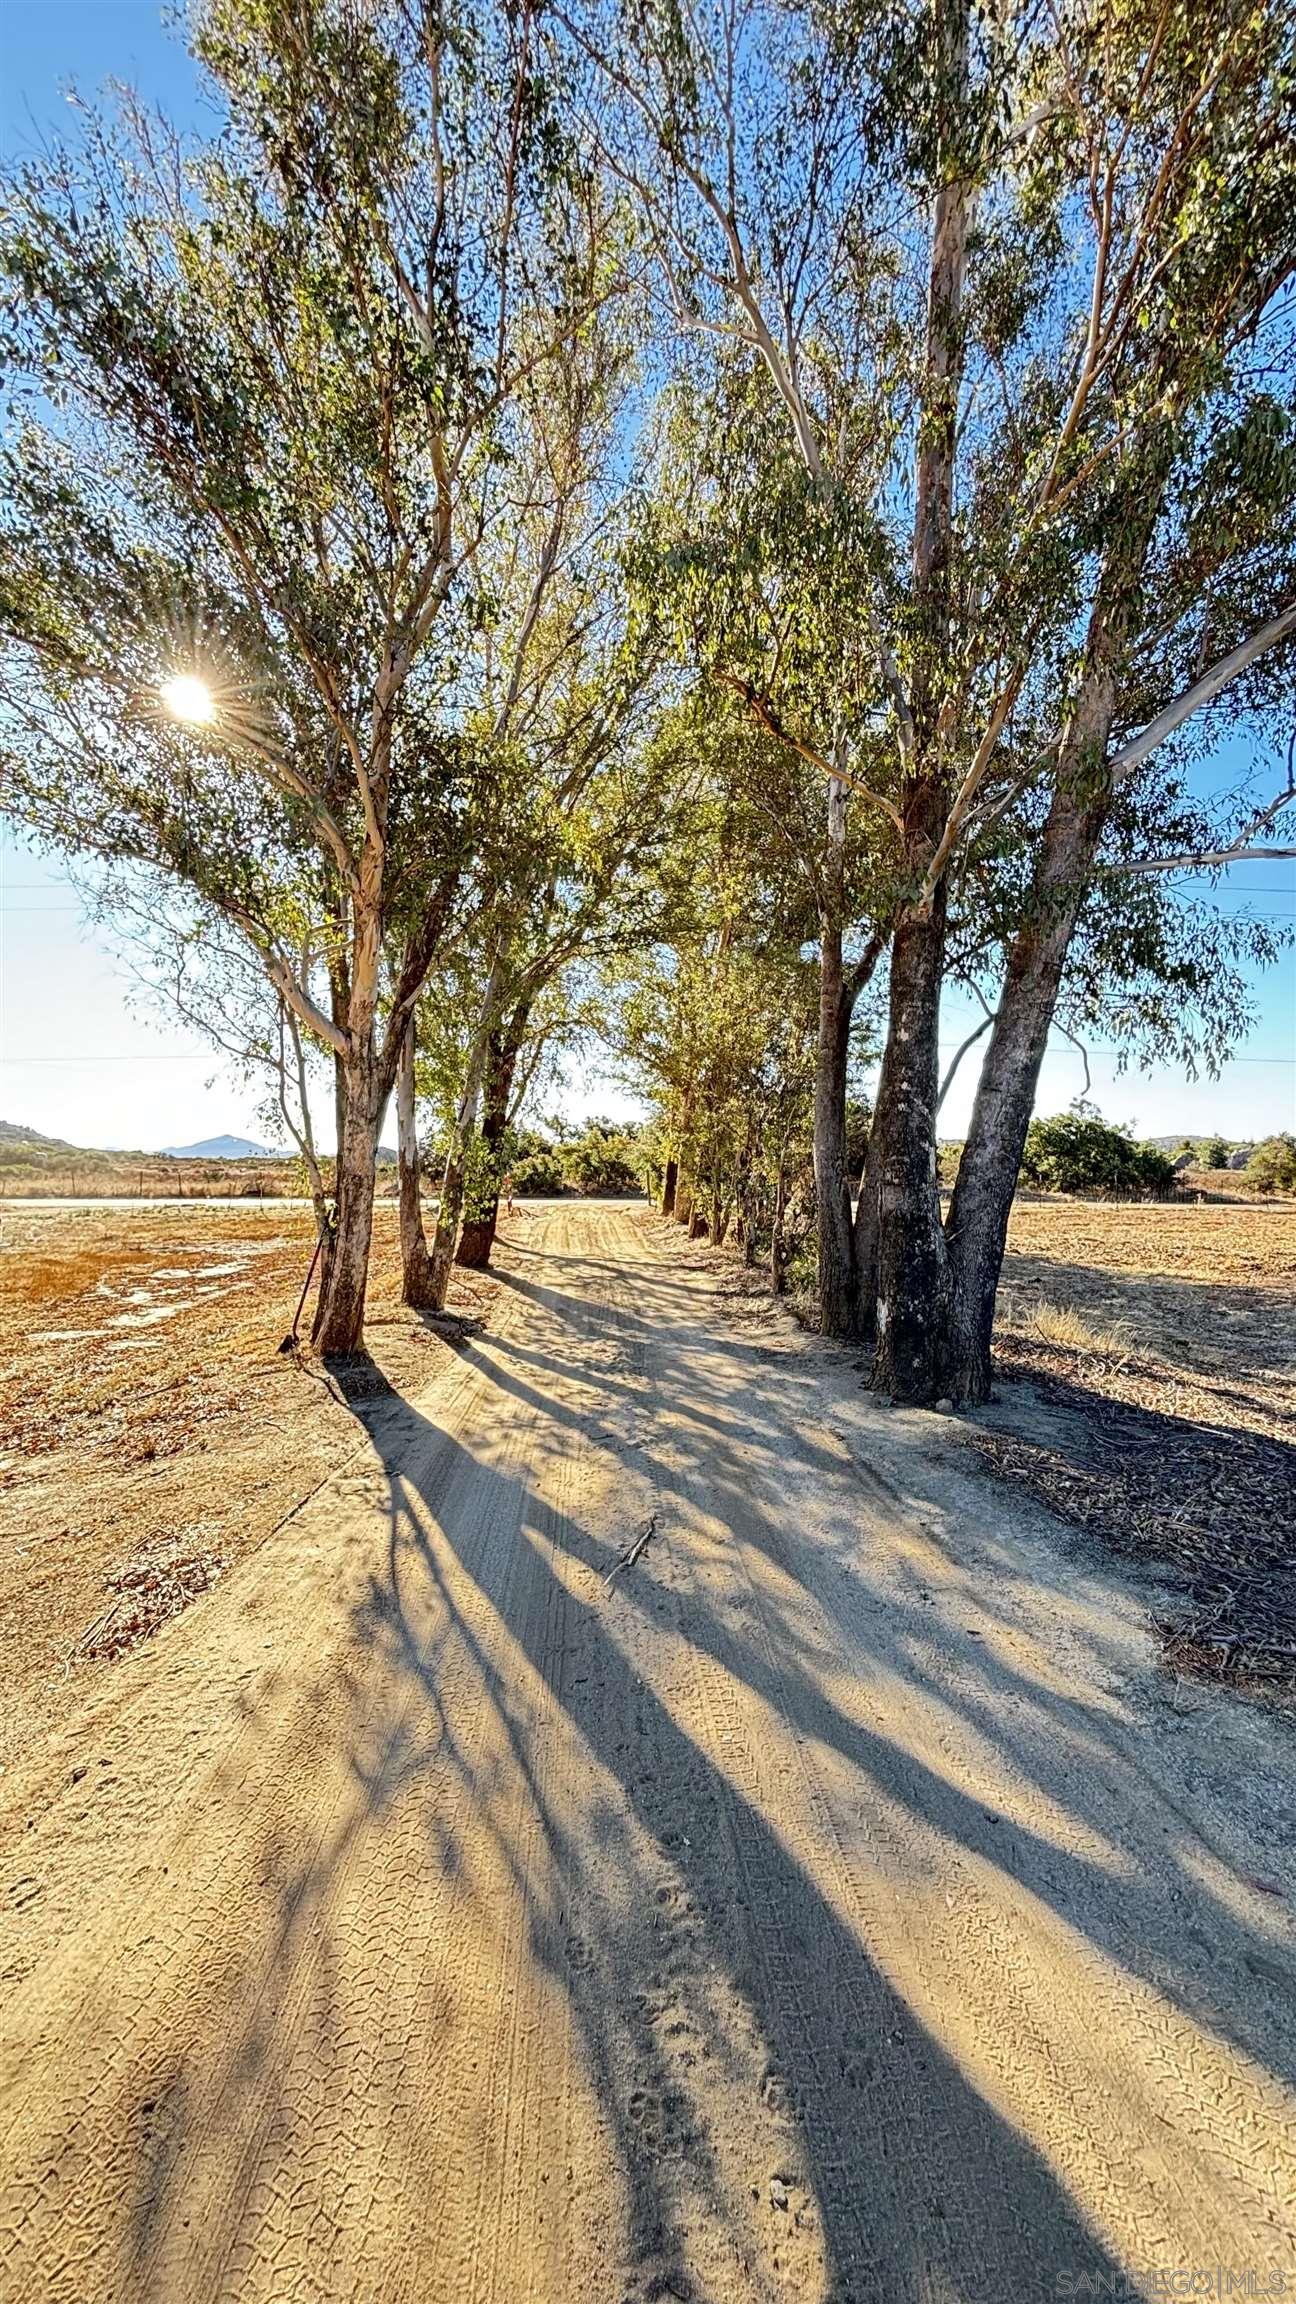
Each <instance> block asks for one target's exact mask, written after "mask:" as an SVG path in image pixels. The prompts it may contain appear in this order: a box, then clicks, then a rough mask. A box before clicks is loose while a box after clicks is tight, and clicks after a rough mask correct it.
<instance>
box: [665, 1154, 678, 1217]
mask: <svg viewBox="0 0 1296 2304" xmlns="http://www.w3.org/2000/svg"><path fill="white" fill-rule="evenodd" d="M678 1184H679V1162H678V1160H677V1159H676V1158H675V1155H674V1153H673V1152H672V1153H670V1154H668V1156H667V1160H666V1167H665V1170H664V1172H663V1175H662V1199H661V1212H662V1214H663V1216H673V1215H674V1213H675V1192H676V1187H677V1186H678Z"/></svg>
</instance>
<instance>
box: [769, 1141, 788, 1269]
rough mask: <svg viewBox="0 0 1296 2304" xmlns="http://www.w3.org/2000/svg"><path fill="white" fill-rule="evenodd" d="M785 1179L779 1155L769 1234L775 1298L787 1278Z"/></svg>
mask: <svg viewBox="0 0 1296 2304" xmlns="http://www.w3.org/2000/svg"><path fill="white" fill-rule="evenodd" d="M786 1179H787V1167H786V1162H785V1161H784V1159H783V1156H782V1154H780V1156H779V1164H778V1174H777V1175H776V1177H775V1179H774V1221H773V1229H772V1231H771V1233H770V1285H771V1286H772V1288H773V1290H774V1293H775V1295H776V1296H781V1295H782V1293H783V1287H784V1282H785V1280H786V1277H787V1271H786V1260H785V1257H784V1253H783V1219H784V1215H785V1213H786V1210H787V1181H786Z"/></svg>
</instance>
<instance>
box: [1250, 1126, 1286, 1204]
mask: <svg viewBox="0 0 1296 2304" xmlns="http://www.w3.org/2000/svg"><path fill="white" fill-rule="evenodd" d="M1242 1175H1243V1180H1244V1181H1245V1182H1246V1183H1247V1184H1249V1185H1250V1186H1251V1188H1252V1190H1253V1191H1255V1192H1296V1136H1286V1135H1284V1136H1267V1137H1266V1138H1265V1141H1264V1143H1263V1144H1257V1146H1256V1148H1255V1150H1254V1152H1253V1153H1252V1155H1251V1157H1250V1159H1249V1160H1248V1162H1247V1164H1246V1167H1245V1168H1244V1169H1243V1171H1242Z"/></svg>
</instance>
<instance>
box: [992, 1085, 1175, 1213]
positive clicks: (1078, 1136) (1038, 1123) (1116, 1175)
mask: <svg viewBox="0 0 1296 2304" xmlns="http://www.w3.org/2000/svg"><path fill="white" fill-rule="evenodd" d="M1021 1173H1022V1181H1023V1183H1026V1184H1034V1185H1037V1186H1038V1187H1039V1188H1040V1190H1041V1191H1044V1192H1116V1193H1127V1194H1131V1195H1140V1196H1143V1197H1146V1198H1148V1199H1156V1198H1159V1197H1160V1196H1162V1195H1163V1194H1164V1193H1166V1192H1168V1191H1169V1190H1170V1188H1171V1185H1172V1182H1173V1179H1174V1162H1173V1161H1172V1160H1171V1159H1170V1158H1169V1156H1168V1154H1167V1153H1165V1152H1161V1151H1158V1149H1157V1147H1156V1145H1155V1144H1136V1143H1135V1141H1134V1139H1133V1137H1132V1136H1127V1135H1126V1134H1125V1132H1124V1130H1123V1129H1121V1128H1113V1127H1111V1126H1110V1125H1109V1124H1108V1122H1107V1121H1105V1120H1103V1119H1101V1118H1100V1117H1099V1115H1098V1114H1097V1113H1096V1112H1091V1111H1087V1110H1086V1109H1085V1108H1084V1107H1083V1106H1080V1107H1077V1108H1076V1109H1075V1110H1073V1111H1070V1112H1059V1113H1057V1114H1055V1115H1054V1117H1053V1118H1052V1119H1051V1120H1032V1122H1031V1124H1030V1127H1029V1129H1028V1130H1027V1133H1026V1150H1025V1153H1024V1154H1023V1157H1022V1166H1021Z"/></svg>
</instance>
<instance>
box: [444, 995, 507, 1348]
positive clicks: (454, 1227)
mask: <svg viewBox="0 0 1296 2304" xmlns="http://www.w3.org/2000/svg"><path fill="white" fill-rule="evenodd" d="M502 975H503V969H502V966H501V963H500V962H499V960H498V959H497V960H496V961H495V963H494V965H493V966H492V968H491V972H490V979H489V982H488V983H487V986H486V993H485V998H484V999H483V1001H482V1011H481V1017H480V1019H479V1022H478V1025H477V1030H476V1032H475V1034H474V1036H473V1041H472V1046H471V1047H470V1049H469V1051H468V1068H467V1072H466V1074H465V1078H464V1088H463V1094H462V1096H461V1097H460V1099H459V1108H458V1111H457V1112H456V1114H455V1120H454V1126H453V1127H452V1129H451V1131H450V1143H449V1147H448V1149H447V1152H446V1164H445V1173H444V1175H443V1177H442V1179H441V1198H440V1201H439V1203H438V1206H437V1222H436V1231H435V1233H434V1234H433V1237H432V1257H431V1264H432V1283H431V1284H432V1296H431V1302H432V1306H433V1309H434V1310H435V1311H438V1312H439V1311H441V1310H442V1308H443V1306H444V1304H445V1300H446V1289H447V1288H448V1287H449V1284H450V1266H451V1264H452V1262H453V1261H454V1252H455V1246H456V1243H457V1241H458V1237H459V1219H460V1216H461V1215H462V1214H463V1203H464V1185H465V1181H466V1178H467V1168H468V1148H469V1145H470V1143H471V1141H472V1136H473V1132H474V1130H475V1128H476V1126H477V1106H478V1103H479V1101H480V1097H481V1085H482V1073H483V1070H484V1068H485V1063H486V1050H487V1046H488V1044H489V1040H490V1035H491V1032H492V1030H493V1028H494V1022H495V1011H496V1008H497V1005H498V1002H499V994H500V981H501V977H502Z"/></svg>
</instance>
